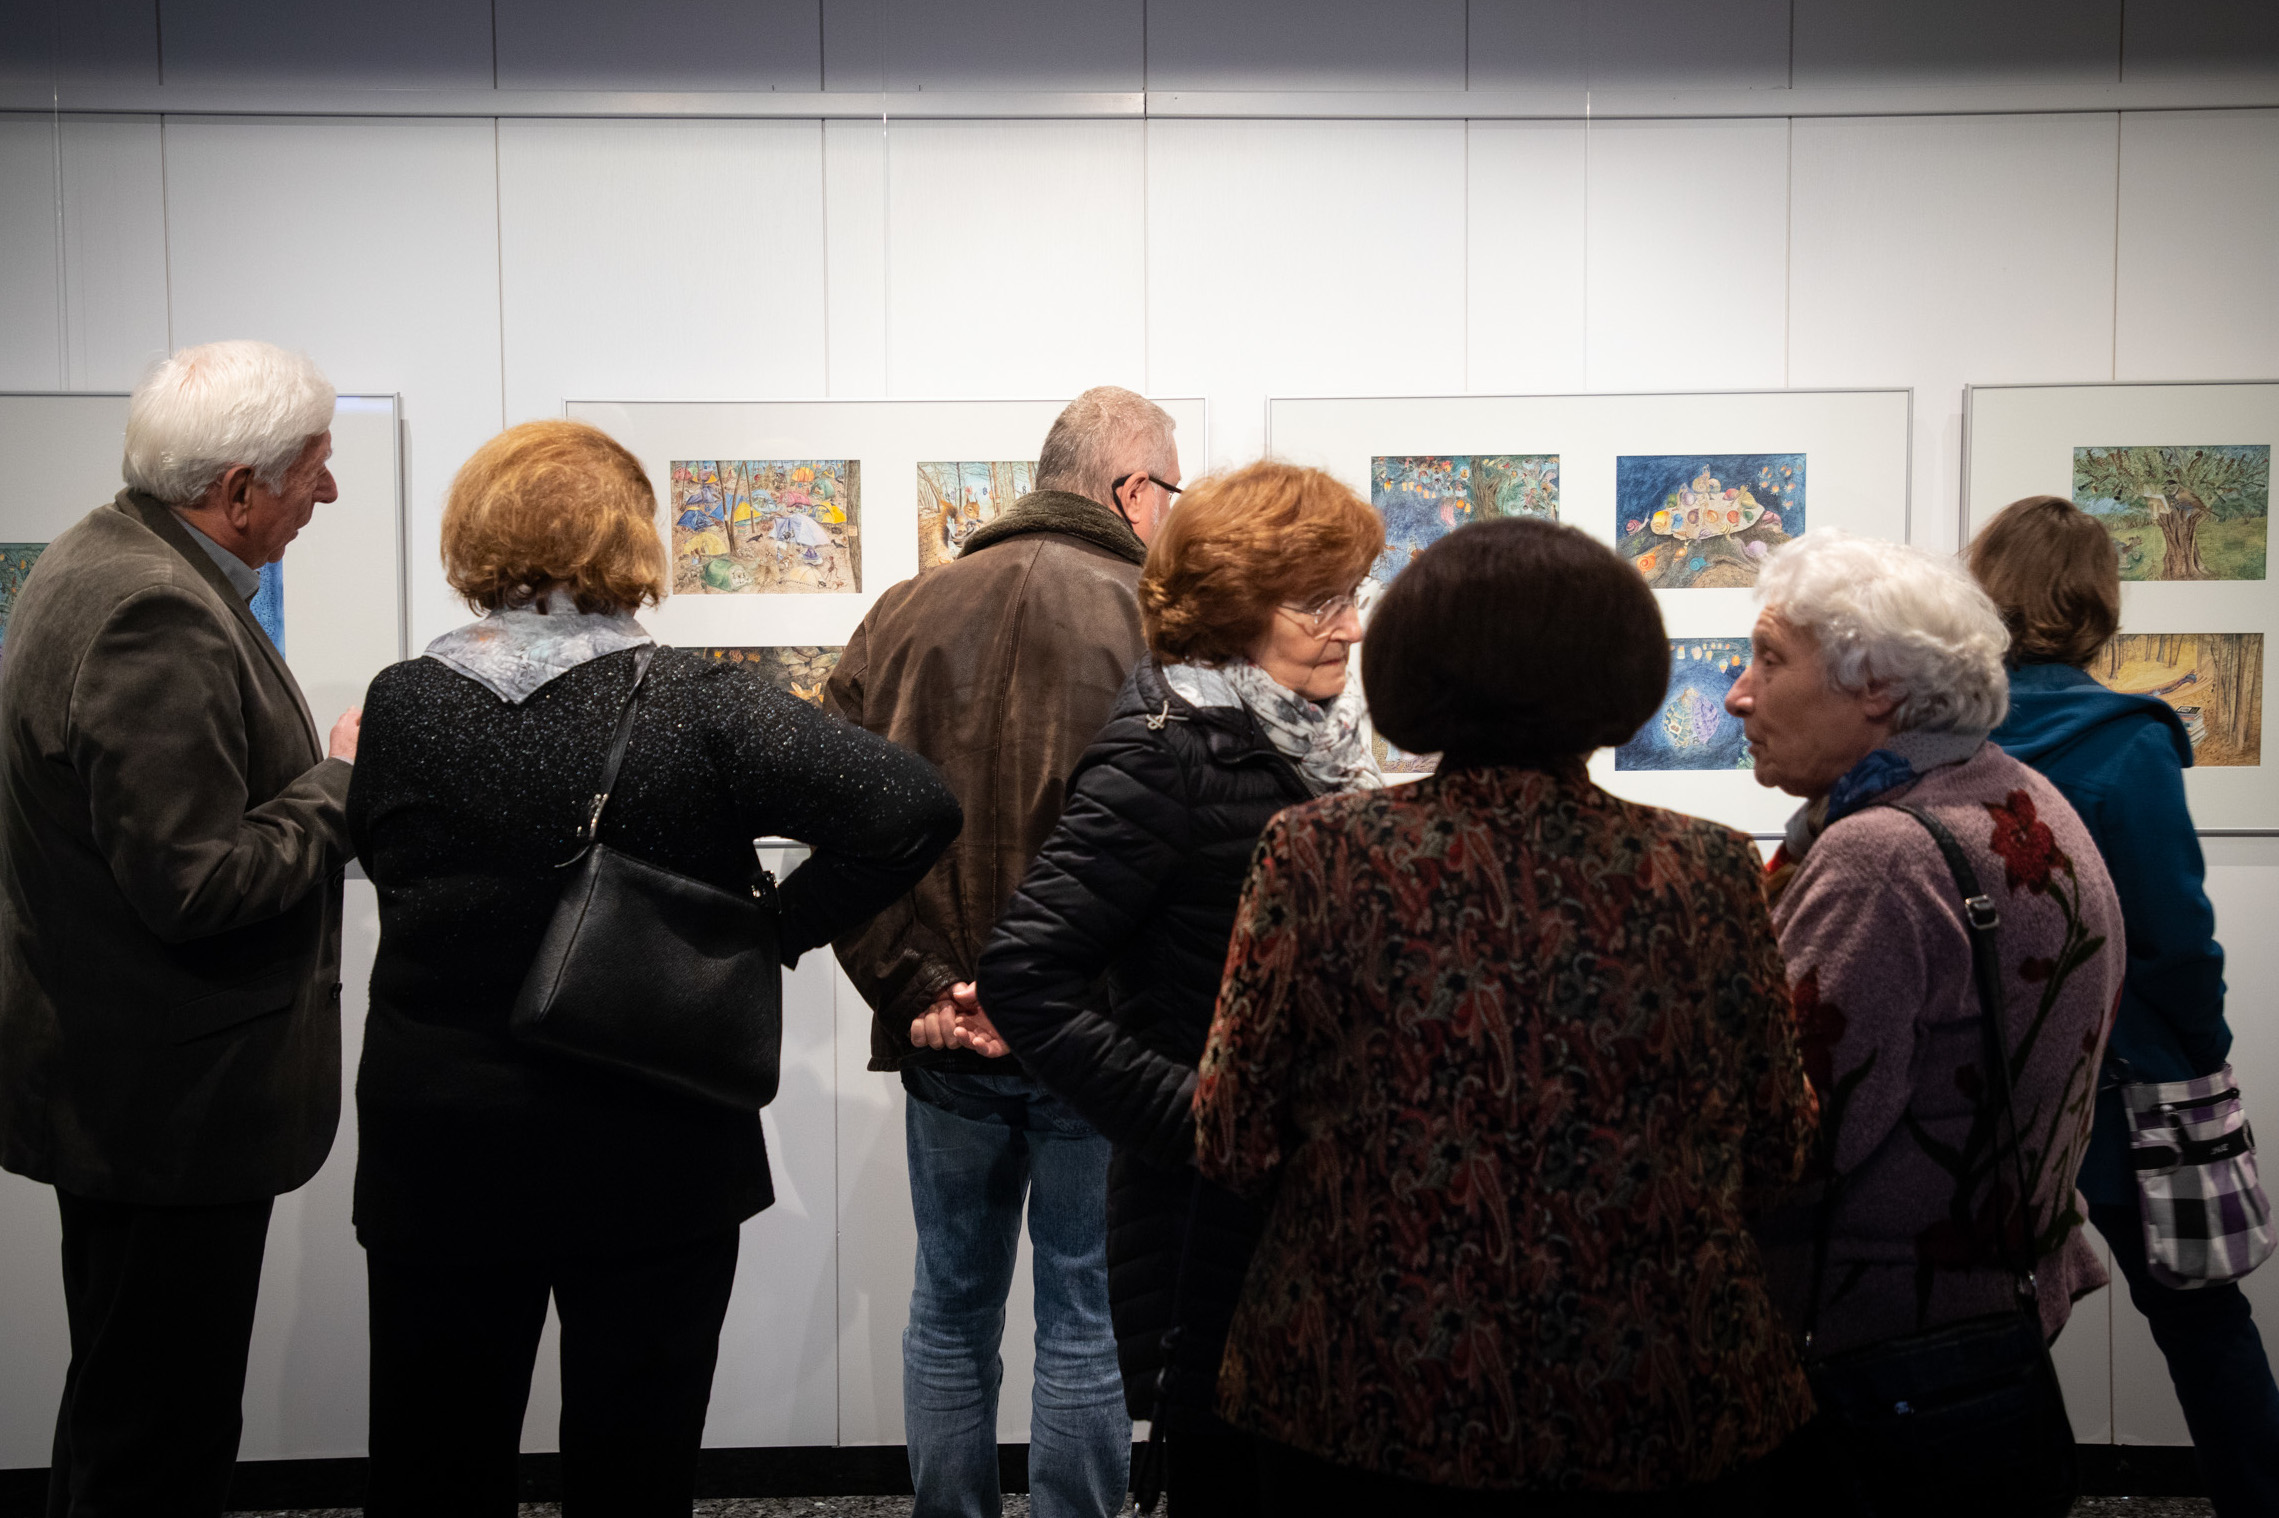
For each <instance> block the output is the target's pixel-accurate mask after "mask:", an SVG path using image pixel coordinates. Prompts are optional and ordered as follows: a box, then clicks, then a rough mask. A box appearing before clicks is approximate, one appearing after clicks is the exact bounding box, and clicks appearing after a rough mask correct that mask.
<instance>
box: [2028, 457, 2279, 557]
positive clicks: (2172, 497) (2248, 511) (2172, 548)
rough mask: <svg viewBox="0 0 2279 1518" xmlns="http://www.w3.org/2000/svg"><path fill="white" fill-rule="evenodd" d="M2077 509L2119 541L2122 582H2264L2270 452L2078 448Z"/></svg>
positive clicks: (2115, 542) (2075, 459) (2075, 468)
mask: <svg viewBox="0 0 2279 1518" xmlns="http://www.w3.org/2000/svg"><path fill="white" fill-rule="evenodd" d="M2073 504H2074V505H2076V506H2079V507H2080V508H2081V509H2082V510H2083V511H2086V512H2088V513H2089V514H2090V515H2091V516H2094V517H2095V518H2097V520H2099V521H2100V522H2103V523H2104V524H2105V530H2106V531H2107V532H2109V533H2111V534H2112V535H2113V546H2114V547H2116V548H2118V549H2119V550H2120V551H2121V578H2122V579H2124V580H2260V579H2262V578H2264V558H2265V555H2266V552H2267V550H2268V547H2269V540H2270V530H2271V447H2270V445H2269V444H2267V443H2255V444H2248V443H2226V444H2207V445H2203V446H2200V447H2176V448H2170V447H2157V448H2119V447H2116V448H2076V449H2074V450H2073Z"/></svg>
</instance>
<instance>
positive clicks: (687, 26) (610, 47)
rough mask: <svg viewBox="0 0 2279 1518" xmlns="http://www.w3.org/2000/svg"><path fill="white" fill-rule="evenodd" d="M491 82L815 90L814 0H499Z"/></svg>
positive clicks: (818, 39)
mask: <svg viewBox="0 0 2279 1518" xmlns="http://www.w3.org/2000/svg"><path fill="white" fill-rule="evenodd" d="M497 8H498V68H499V72H498V82H499V87H500V88H501V89H523V90H813V89H820V88H821V87H822V82H823V26H822V19H821V13H820V10H819V8H818V6H817V4H816V0H641V3H639V4H629V3H626V0H497Z"/></svg>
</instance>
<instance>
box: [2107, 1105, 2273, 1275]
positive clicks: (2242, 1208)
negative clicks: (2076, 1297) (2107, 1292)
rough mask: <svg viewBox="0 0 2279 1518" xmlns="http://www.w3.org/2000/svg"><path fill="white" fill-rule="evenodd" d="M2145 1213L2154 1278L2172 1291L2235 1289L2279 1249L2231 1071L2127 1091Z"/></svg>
mask: <svg viewBox="0 0 2279 1518" xmlns="http://www.w3.org/2000/svg"><path fill="white" fill-rule="evenodd" d="M2121 1100H2122V1102H2123V1103H2124V1104H2125V1105H2126V1106H2127V1108H2128V1114H2129V1161H2130V1163H2131V1164H2132V1165H2134V1166H2135V1167H2136V1172H2137V1195H2138V1199H2139V1201H2140V1202H2141V1203H2142V1207H2143V1212H2144V1246H2145V1247H2144V1253H2145V1265H2146V1269H2147V1270H2148V1271H2149V1273H2150V1274H2151V1276H2152V1278H2153V1279H2154V1280H2156V1281H2158V1282H2160V1284H2161V1285H2163V1286H2168V1287H2173V1288H2175V1289H2177V1290H2180V1291H2188V1290H2190V1289H2191V1288H2193V1287H2195V1286H2207V1285H2210V1284H2212V1283H2220V1282H2224V1281H2236V1280H2238V1279H2239V1278H2240V1277H2242V1276H2244V1275H2246V1274H2247V1273H2248V1272H2249V1271H2251V1270H2253V1269H2255V1267H2256V1266H2258V1265H2260V1264H2262V1263H2263V1262H2264V1261H2265V1260H2267V1259H2269V1258H2270V1257H2271V1252H2272V1250H2273V1249H2274V1248H2279V1231H2275V1230H2274V1229H2273V1227H2272V1223H2271V1202H2270V1199H2269V1198H2268V1197H2266V1196H2265V1195H2264V1194H2263V1182H2262V1180H2261V1179H2260V1178H2259V1177H2258V1176H2257V1174H2256V1169H2255V1133H2254V1130H2253V1129H2251V1128H2249V1127H2248V1125H2247V1114H2246V1113H2245V1112H2243V1111H2241V1110H2240V1105H2239V1087H2238V1085H2237V1084H2236V1083H2235V1082H2234V1081H2233V1080H2232V1070H2231V1066H2229V1065H2226V1066H2224V1068H2223V1069H2222V1070H2221V1071H2219V1072H2218V1073H2216V1074H2214V1075H2203V1076H2201V1077H2200V1078H2199V1079H2198V1080H2189V1081H2161V1082H2151V1081H2145V1082H2139V1083H2136V1084H2133V1085H2127V1086H2123V1087H2122V1088H2121Z"/></svg>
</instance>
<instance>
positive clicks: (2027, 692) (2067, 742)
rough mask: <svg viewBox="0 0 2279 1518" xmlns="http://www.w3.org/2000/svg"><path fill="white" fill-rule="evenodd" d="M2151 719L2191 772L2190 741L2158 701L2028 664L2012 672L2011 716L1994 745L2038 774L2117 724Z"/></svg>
mask: <svg viewBox="0 0 2279 1518" xmlns="http://www.w3.org/2000/svg"><path fill="white" fill-rule="evenodd" d="M2147 718H2150V719H2151V720H2152V721H2154V722H2155V723H2158V724H2159V725H2160V726H2162V727H2163V728H2165V729H2166V730H2167V732H2168V737H2169V741H2170V743H2171V744H2172V745H2173V746H2174V748H2175V750H2176V762H2177V763H2178V764H2181V765H2183V766H2184V767H2185V768H2186V769H2190V768H2191V767H2192V739H2191V737H2190V736H2189V735H2188V734H2187V733H2186V732H2185V730H2184V721H2183V719H2182V718H2180V717H2178V716H2177V715H2176V709H2175V708H2174V707H2172V706H2170V705H2169V704H2168V703H2167V702H2165V701H2163V700H2161V699H2160V698H2159V697H2158V696H2137V695H2128V694H2125V693H2123V692H2121V691H2117V690H2107V689H2106V688H2105V687H2104V686H2102V685H2099V684H2098V683H2097V682H2096V680H2094V679H2092V678H2091V677H2090V675H2089V674H2088V672H2087V671H2085V670H2079V669H2075V668H2074V667H2073V666H2072V665H2070V664H2026V665H2021V666H2020V667H2018V668H2016V669H2013V670H2012V671H2010V715H2009V716H2007V717H2005V718H2004V719H2003V720H2002V725H2001V726H2000V727H1999V728H1997V729H1995V731H1994V741H1995V742H1996V743H1999V744H2000V745H2002V747H2003V748H2005V749H2008V750H2009V751H2010V753H2011V754H2013V755H2014V756H2016V757H2017V758H2019V759H2021V760H2023V761H2024V762H2025V763H2027V764H2030V765H2032V766H2033V767H2034V768H2036V769H2041V768H2042V767H2043V764H2044V762H2045V761H2047V760H2051V759H2055V758H2057V757H2058V756H2059V755H2062V754H2064V753H2065V752H2066V751H2067V750H2068V749H2071V748H2073V747H2074V746H2075V745H2077V744H2079V743H2081V742H2083V741H2084V740H2085V739H2089V738H2091V737H2098V738H2103V737H2106V736H2108V734H2106V733H2104V732H2101V731H2100V730H2101V729H2105V728H2108V727H2110V726H2111V725H2112V724H2114V723H2117V722H2141V721H2144V720H2145V719H2147Z"/></svg>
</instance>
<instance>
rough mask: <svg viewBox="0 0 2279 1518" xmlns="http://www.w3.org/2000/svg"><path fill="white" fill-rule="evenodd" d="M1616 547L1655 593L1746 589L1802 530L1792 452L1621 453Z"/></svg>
mask: <svg viewBox="0 0 2279 1518" xmlns="http://www.w3.org/2000/svg"><path fill="white" fill-rule="evenodd" d="M1614 516H1615V526H1616V528H1617V529H1618V530H1617V532H1616V533H1615V542H1616V545H1617V547H1618V548H1619V550H1620V552H1621V554H1622V556H1623V557H1624V558H1626V559H1628V560H1629V561H1630V562H1631V563H1632V564H1634V565H1636V566H1637V568H1638V572H1639V573H1640V574H1642V575H1644V576H1645V577H1646V583H1647V584H1649V585H1651V586H1653V587H1654V588H1655V589H1656V590H1691V589H1712V588H1738V589H1746V588H1747V587H1749V586H1751V585H1754V584H1756V583H1757V566H1758V565H1760V564H1762V563H1763V562H1764V561H1765V555H1766V554H1768V553H1771V552H1772V551H1773V550H1774V549H1776V548H1778V547H1780V546H1781V545H1782V544H1783V543H1786V542H1787V541H1788V540H1789V539H1790V538H1793V537H1798V536H1801V535H1802V533H1803V532H1804V526H1805V522H1804V455H1803V454H1801V453H1685V454H1623V455H1620V456H1618V457H1617V458H1616V459H1615V461H1614Z"/></svg>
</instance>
